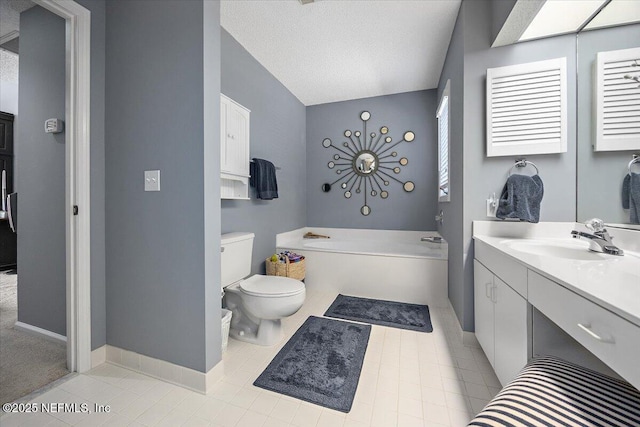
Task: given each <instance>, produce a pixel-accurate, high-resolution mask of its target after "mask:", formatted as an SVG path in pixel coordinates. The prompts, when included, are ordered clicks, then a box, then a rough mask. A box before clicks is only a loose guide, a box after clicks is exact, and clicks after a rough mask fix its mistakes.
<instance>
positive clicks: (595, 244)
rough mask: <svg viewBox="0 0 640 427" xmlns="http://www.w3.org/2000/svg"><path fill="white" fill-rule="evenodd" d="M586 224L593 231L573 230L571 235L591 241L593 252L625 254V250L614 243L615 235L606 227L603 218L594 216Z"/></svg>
mask: <svg viewBox="0 0 640 427" xmlns="http://www.w3.org/2000/svg"><path fill="white" fill-rule="evenodd" d="M584 225H585V226H586V227H587V228H588V229H589V230H592V231H593V234H592V233H585V232H584V231H579V230H573V231H571V237H573V238H574V239H582V240H586V241H587V242H589V250H590V251H593V252H602V253H605V254H609V255H619V256H622V255H624V251H623V250H622V249H620V248H619V247H617V246H616V245H614V244H613V237H611V236H610V235H609V232H608V231H607V229H606V228H604V222H603V221H602V220H601V219H598V218H593V219H590V220H589V221H587V222H585V223H584Z"/></svg>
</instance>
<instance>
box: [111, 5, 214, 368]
mask: <svg viewBox="0 0 640 427" xmlns="http://www.w3.org/2000/svg"><path fill="white" fill-rule="evenodd" d="M217 7H218V4H217V2H215V3H214V4H213V6H212V5H211V4H210V5H208V6H207V7H204V5H203V1H189V2H184V1H177V0H175V1H161V2H160V1H156V2H148V1H117V2H107V18H106V19H107V23H108V24H107V29H106V123H109V126H108V127H107V129H106V149H105V154H106V236H107V237H106V278H107V288H106V297H107V298H106V300H107V343H108V344H111V345H114V346H117V347H120V348H124V349H127V350H131V351H135V352H137V353H140V354H144V355H147V356H150V357H154V358H158V359H162V360H165V361H168V362H171V363H175V364H178V365H181V366H185V367H188V368H192V369H195V370H198V371H201V372H202V371H206V370H207V369H208V368H209V367H210V366H212V364H214V363H215V362H217V361H218V360H219V359H220V349H219V345H220V329H219V325H220V318H219V313H220V312H219V310H220V308H219V299H218V300H217V302H216V305H215V306H210V307H209V306H207V304H209V305H211V304H210V303H212V298H211V296H212V295H214V294H216V289H215V287H216V283H213V282H212V280H215V276H216V275H218V278H217V295H218V298H219V289H220V288H219V280H220V279H219V271H213V270H214V269H215V267H214V269H211V268H209V267H205V266H206V264H207V263H209V262H212V263H214V266H215V265H216V264H215V263H216V262H217V263H218V264H217V265H219V242H218V243H217V244H218V254H217V255H216V257H217V261H216V258H212V259H211V260H207V259H205V256H206V255H208V254H210V252H211V249H212V246H216V241H215V237H213V233H212V231H215V228H216V226H215V225H216V209H213V210H211V209H208V210H207V213H208V214H209V215H210V216H208V217H205V207H207V208H210V207H211V203H210V200H209V198H208V197H205V194H204V185H205V177H209V176H215V172H216V169H215V165H212V166H211V167H212V168H213V169H212V170H209V169H207V168H205V162H213V163H214V164H215V163H216V162H217V163H219V149H218V154H217V156H218V157H215V158H212V154H211V153H212V152H215V150H210V149H208V150H205V147H204V143H203V141H204V132H205V130H204V129H205V126H204V119H205V116H204V113H205V109H204V101H205V99H204V90H205V85H204V82H205V79H211V80H210V82H211V84H212V85H213V87H214V90H215V88H217V87H218V86H217V83H216V82H217V80H218V79H219V70H218V69H217V68H216V67H215V63H214V64H213V67H211V68H210V69H208V70H207V75H205V73H204V47H205V45H204V36H205V27H204V24H203V14H204V13H205V12H207V14H206V15H205V16H206V17H207V19H209V20H211V21H215V20H217V19H219V17H218V16H219V15H217V14H216V13H217V12H216V11H215V10H214V11H213V13H211V11H210V10H209V9H210V8H213V9H215V8H217ZM217 22H219V21H216V22H212V25H213V26H214V27H215V25H217ZM206 30H207V33H206V36H207V40H208V44H207V47H208V48H212V49H215V48H216V46H210V45H209V42H211V43H213V44H214V45H215V42H216V40H217V39H216V35H215V28H214V29H213V31H210V28H207V29H206ZM207 55H208V56H207V57H208V58H210V56H209V55H211V56H215V53H214V54H212V53H211V52H209V53H208V54H207ZM214 62H215V61H214ZM209 65H211V64H209ZM216 111H217V110H215V109H214V110H213V114H214V115H213V117H207V120H208V123H209V124H208V126H211V123H213V124H214V125H213V127H214V128H216V129H214V131H217V132H218V134H219V125H218V126H216V125H215V124H216V123H217V122H216V120H217V119H216V116H215V112H216ZM218 116H219V113H218ZM210 120H211V121H210ZM209 148H211V147H209ZM151 169H159V170H160V171H161V189H162V191H160V192H144V191H143V172H144V171H145V170H151ZM212 171H213V173H211V172H212ZM218 172H219V169H218ZM215 184H216V183H215V182H214V183H213V185H215ZM213 196H214V197H215V193H213ZM205 222H206V223H205ZM216 313H217V315H218V318H217V319H215V316H216ZM216 325H217V332H216ZM206 334H214V335H213V336H212V337H207V336H206ZM216 345H217V347H218V348H217V349H215V348H214V347H215V346H216ZM216 359H217V360H216Z"/></svg>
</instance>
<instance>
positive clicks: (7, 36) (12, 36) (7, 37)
mask: <svg viewBox="0 0 640 427" xmlns="http://www.w3.org/2000/svg"><path fill="white" fill-rule="evenodd" d="M18 37H20V31H18V30H13V31H9V32H8V33H7V34H5V35H4V36H2V37H0V45H2V44H5V43H7V42H10V41H11V40H13V39H17V38H18Z"/></svg>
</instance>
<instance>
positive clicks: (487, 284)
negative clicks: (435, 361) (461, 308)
mask: <svg viewBox="0 0 640 427" xmlns="http://www.w3.org/2000/svg"><path fill="white" fill-rule="evenodd" d="M473 265H474V268H473V276H474V277H473V283H474V304H475V305H474V307H475V323H476V338H477V339H478V342H479V343H480V345H481V346H482V349H483V350H484V354H486V355H487V359H489V362H491V365H493V366H494V367H495V362H494V361H495V358H494V351H495V346H494V344H495V343H494V327H493V323H494V313H493V310H494V307H493V306H494V304H493V301H492V300H491V295H492V288H493V274H492V273H491V272H490V271H489V270H487V269H486V268H485V266H484V265H482V264H480V263H479V262H478V261H476V260H474V261H473Z"/></svg>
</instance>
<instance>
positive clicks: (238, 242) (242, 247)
mask: <svg viewBox="0 0 640 427" xmlns="http://www.w3.org/2000/svg"><path fill="white" fill-rule="evenodd" d="M254 237H255V235H254V234H253V233H228V234H223V235H222V236H221V239H220V240H221V242H220V245H221V246H222V253H221V254H220V269H221V271H222V287H223V288H225V287H227V286H229V285H230V284H232V283H235V282H237V281H239V280H242V279H244V278H246V277H248V276H249V275H250V274H251V255H252V252H253V238H254Z"/></svg>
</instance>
